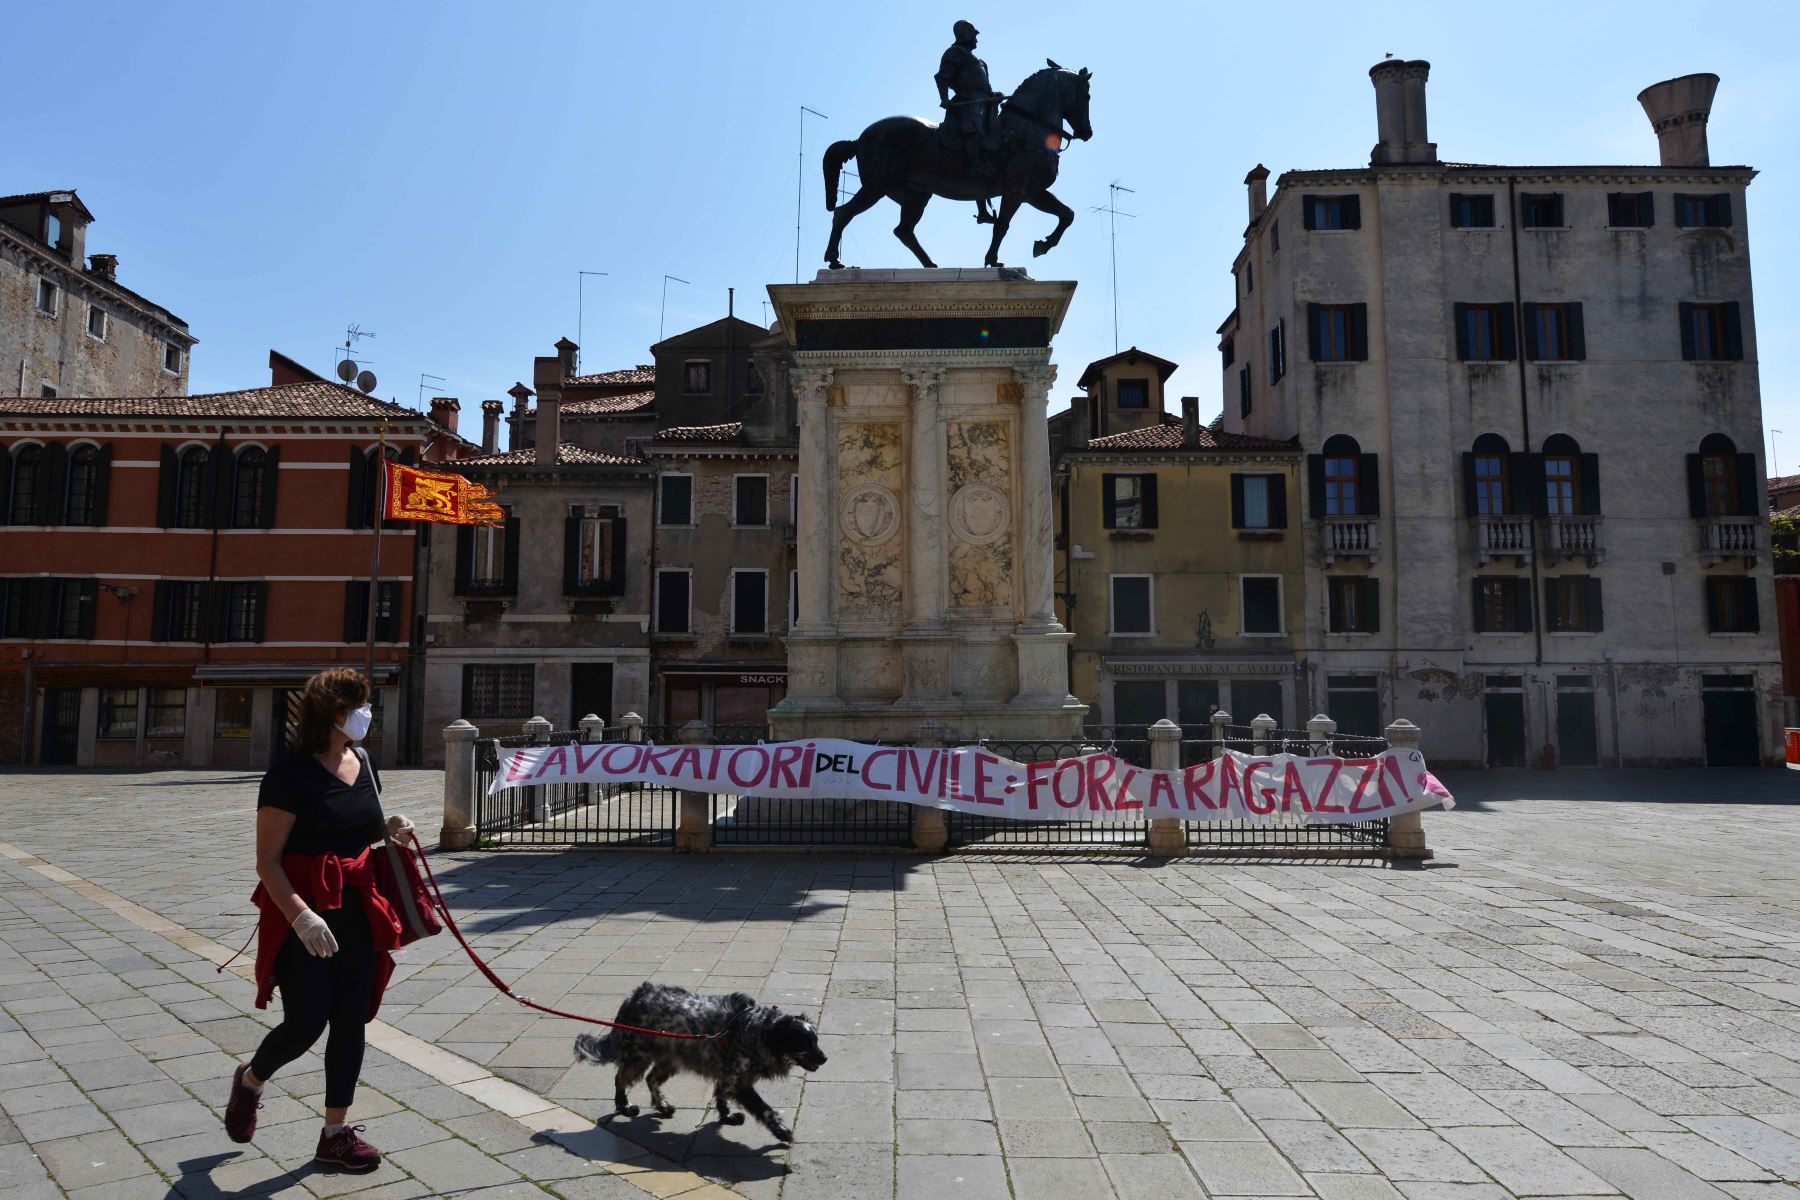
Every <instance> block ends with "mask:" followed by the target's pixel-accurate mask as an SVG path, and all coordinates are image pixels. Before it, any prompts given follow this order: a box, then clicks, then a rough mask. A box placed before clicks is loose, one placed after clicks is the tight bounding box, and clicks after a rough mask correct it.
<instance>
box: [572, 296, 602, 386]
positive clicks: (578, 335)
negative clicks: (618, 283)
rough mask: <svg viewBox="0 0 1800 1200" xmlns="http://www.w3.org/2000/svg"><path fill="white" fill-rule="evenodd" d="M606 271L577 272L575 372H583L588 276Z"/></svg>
mask: <svg viewBox="0 0 1800 1200" xmlns="http://www.w3.org/2000/svg"><path fill="white" fill-rule="evenodd" d="M605 274H607V272H605V271H577V272H575V373H576V374H577V375H579V374H581V341H582V338H581V319H582V316H583V311H582V310H583V307H584V302H585V301H586V300H587V277H588V276H589V275H605Z"/></svg>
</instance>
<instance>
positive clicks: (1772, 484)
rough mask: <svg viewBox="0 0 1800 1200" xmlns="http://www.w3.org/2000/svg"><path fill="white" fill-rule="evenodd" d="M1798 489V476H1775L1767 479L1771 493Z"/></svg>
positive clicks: (1799, 478)
mask: <svg viewBox="0 0 1800 1200" xmlns="http://www.w3.org/2000/svg"><path fill="white" fill-rule="evenodd" d="M1797 487H1800V475H1775V476H1772V477H1770V479H1769V490H1770V491H1771V492H1785V491H1789V490H1790V489H1793V488H1797Z"/></svg>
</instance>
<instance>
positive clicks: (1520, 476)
mask: <svg viewBox="0 0 1800 1200" xmlns="http://www.w3.org/2000/svg"><path fill="white" fill-rule="evenodd" d="M1532 457H1533V456H1532V455H1529V454H1508V455H1507V456H1506V490H1507V492H1508V493H1509V495H1508V496H1507V497H1506V513H1507V515H1508V516H1526V515H1528V514H1534V513H1536V512H1537V510H1538V509H1539V508H1540V507H1542V506H1543V501H1544V496H1543V484H1542V483H1540V484H1539V485H1538V495H1537V497H1536V498H1535V499H1534V498H1533V497H1532V494H1531V480H1532V471H1531V460H1532Z"/></svg>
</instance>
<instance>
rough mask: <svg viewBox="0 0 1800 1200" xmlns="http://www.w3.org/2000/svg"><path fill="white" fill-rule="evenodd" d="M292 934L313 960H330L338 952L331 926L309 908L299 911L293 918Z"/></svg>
mask: <svg viewBox="0 0 1800 1200" xmlns="http://www.w3.org/2000/svg"><path fill="white" fill-rule="evenodd" d="M294 934H295V936H297V937H298V938H299V939H300V944H301V945H302V946H305V947H306V952H307V953H308V954H310V955H312V956H313V957H314V958H330V957H331V956H332V955H334V954H336V953H337V951H338V943H337V938H336V937H334V936H333V935H332V932H331V926H329V925H327V924H326V923H325V918H324V917H321V916H320V915H319V914H318V913H316V912H314V911H313V910H312V909H310V908H303V909H301V910H300V915H299V916H297V917H295V918H294Z"/></svg>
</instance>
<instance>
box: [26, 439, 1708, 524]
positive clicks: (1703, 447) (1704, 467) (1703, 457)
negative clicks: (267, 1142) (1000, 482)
mask: <svg viewBox="0 0 1800 1200" xmlns="http://www.w3.org/2000/svg"><path fill="white" fill-rule="evenodd" d="M1737 460H1738V455H1737V445H1736V443H1734V442H1733V441H1732V440H1731V439H1730V438H1728V437H1726V436H1725V435H1724V434H1722V433H1709V434H1707V435H1706V436H1705V437H1704V438H1702V439H1701V441H1700V484H1701V488H1702V489H1703V494H1704V495H1705V497H1706V515H1707V516H1709V517H1728V516H1731V515H1733V514H1734V513H1736V512H1737V510H1738V499H1737V496H1738V478H1737ZM15 493H16V489H15Z"/></svg>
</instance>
